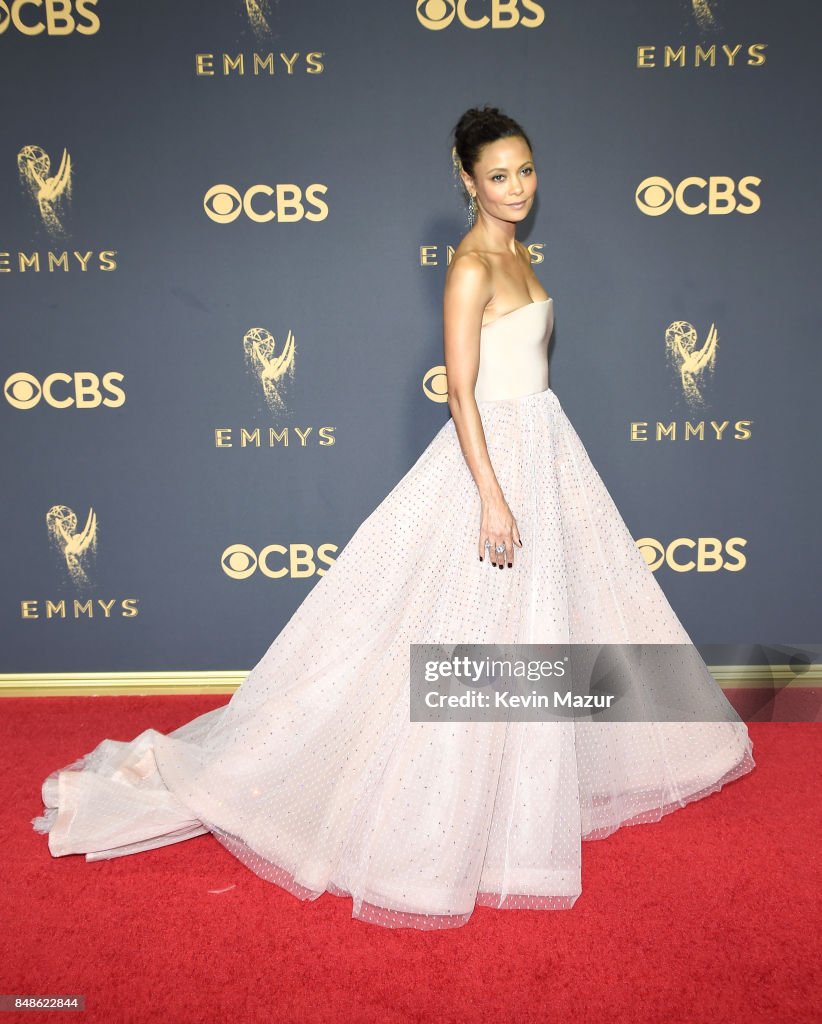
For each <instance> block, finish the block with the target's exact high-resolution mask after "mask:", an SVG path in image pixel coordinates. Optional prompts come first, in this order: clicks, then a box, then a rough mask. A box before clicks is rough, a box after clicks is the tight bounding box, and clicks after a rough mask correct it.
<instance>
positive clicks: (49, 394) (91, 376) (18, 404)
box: [3, 371, 126, 409]
mask: <svg viewBox="0 0 822 1024" xmlns="http://www.w3.org/2000/svg"><path fill="white" fill-rule="evenodd" d="M122 380H123V374H122V373H115V372H114V371H111V372H109V373H105V374H103V378H102V380H101V379H100V378H99V377H98V376H97V374H96V373H85V372H78V373H73V374H72V373H60V372H58V373H50V374H49V375H48V377H46V378H45V379H44V380H43V382H42V384H41V383H40V381H39V380H38V379H37V378H36V377H35V376H33V375H32V374H30V373H23V372H20V373H13V374H12V375H11V376H10V377H7V378H6V383H5V384H4V385H3V393H4V394H5V396H6V401H7V402H8V403H9V405H10V406H12V407H13V408H14V409H33V408H34V407H35V405H37V404H38V403H39V402H40V401H41V399H42V400H43V401H45V403H46V405H50V406H51V407H52V408H53V409H68V408H69V407H70V406H72V405H73V406H76V407H77V408H78V409H96V408H97V407H98V406H100V405H105V406H107V407H108V408H109V409H117V408H119V407H120V406H121V405H124V404H125V401H126V393H125V391H123V389H122V388H121V387H119V386H118V383H119V382H121V381H122Z"/></svg>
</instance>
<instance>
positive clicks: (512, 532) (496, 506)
mask: <svg viewBox="0 0 822 1024" xmlns="http://www.w3.org/2000/svg"><path fill="white" fill-rule="evenodd" d="M486 540H490V542H491V547H490V548H486V546H485V542H486ZM498 544H499V545H502V544H504V545H505V551H500V552H499V553H498V552H497V545H498ZM515 544H516V545H517V547H520V548H521V547H522V541H521V540H520V536H519V529H518V528H517V521H516V519H514V516H513V515H512V513H511V509H510V508H509V507H508V502H507V501H506V500H505V498H503V497H502V496H501V495H500V496H499V497H496V498H491V499H488V500H487V501H483V502H482V519H481V523H480V537H479V556H480V560H481V561H482V560H483V559H484V557H485V554H486V552H487V553H488V557H489V559H490V561H491V564H492V565H494V566H499V568H500V569H502V568H503V566H504V565H505V564H506V563H507V564H508V568H509V569H510V568H511V567H512V566H513V564H514V545H515Z"/></svg>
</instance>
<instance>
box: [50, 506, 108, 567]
mask: <svg viewBox="0 0 822 1024" xmlns="http://www.w3.org/2000/svg"><path fill="white" fill-rule="evenodd" d="M46 526H47V527H48V532H49V540H50V541H51V543H52V544H53V545H54V547H55V548H56V549H57V550H58V551H59V552H60V554H61V555H62V556H63V557H64V558H65V560H66V568H67V570H68V573H69V576H71V581H72V583H74V584H75V585H76V586H87V585H88V584H89V583H90V580H89V578H88V575H87V573H86V570H85V567H84V564H83V563H85V562H87V561H88V558H89V556H90V555H96V554H97V513H96V512H95V511H94V509H93V508H90V509H89V513H88V519H87V520H86V525H85V526H84V527H83V529H82V532H80V533H78V532H77V514H76V513H75V512H74V511H73V510H72V509H70V508H67V507H66V506H65V505H52V507H51V508H50V509H49V510H48V512H47V513H46Z"/></svg>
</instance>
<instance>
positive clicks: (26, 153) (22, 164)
mask: <svg viewBox="0 0 822 1024" xmlns="http://www.w3.org/2000/svg"><path fill="white" fill-rule="evenodd" d="M17 169H18V171H19V172H20V180H21V182H22V183H23V186H24V187H25V188H27V189H28V191H29V192H30V193H31V197H32V199H33V200H34V201H35V203H37V207H38V209H39V210H40V216H41V217H42V218H43V223H44V224H45V226H46V230H47V231H49V233H50V234H52V235H62V234H64V230H63V225H62V223H61V221H60V216H59V215H58V213H62V210H61V206H62V204H63V203H64V202H66V203H67V202H68V201H69V200H70V199H71V157H70V156H69V155H68V153H67V151H66V150H65V149H64V150H63V157H62V159H61V160H60V166H59V168H58V169H57V173H56V174H55V175H53V176H49V171H50V170H51V160H50V159H49V155H48V153H47V152H46V151H45V150H44V149H41V147H40V146H23V148H22V149H21V150H20V152H19V153H18V154H17Z"/></svg>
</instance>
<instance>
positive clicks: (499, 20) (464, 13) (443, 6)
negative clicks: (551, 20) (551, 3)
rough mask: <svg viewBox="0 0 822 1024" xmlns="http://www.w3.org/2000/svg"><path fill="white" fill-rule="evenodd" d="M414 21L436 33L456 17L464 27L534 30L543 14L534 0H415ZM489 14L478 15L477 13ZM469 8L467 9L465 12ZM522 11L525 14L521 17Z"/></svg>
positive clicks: (540, 21)
mask: <svg viewBox="0 0 822 1024" xmlns="http://www.w3.org/2000/svg"><path fill="white" fill-rule="evenodd" d="M416 3H417V21H419V23H420V25H422V27H423V28H427V29H429V30H430V31H431V32H439V31H440V30H441V29H444V28H448V26H449V25H450V24H451V23H452V22H453V21H454V19H455V18H456V19H457V20H458V21H459V23H460V24H461V25H463V26H464V27H465V28H474V29H477V28H486V27H487V26H488V25H490V26H491V28H514V27H515V26H516V25H521V26H522V27H523V28H537V27H538V26H539V25H541V24H542V23H543V21H545V11H544V10H543V8H542V5H541V4H538V3H537V2H536V0H416ZM489 7H490V9H491V13H490V15H489V14H484V13H483V14H479V11H481V10H485V11H487V10H488V8H489ZM469 8H470V10H469ZM522 12H525V13H524V14H523V13H522Z"/></svg>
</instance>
